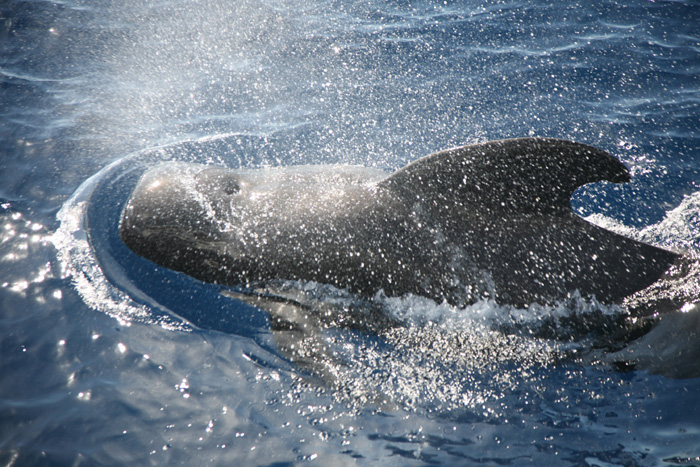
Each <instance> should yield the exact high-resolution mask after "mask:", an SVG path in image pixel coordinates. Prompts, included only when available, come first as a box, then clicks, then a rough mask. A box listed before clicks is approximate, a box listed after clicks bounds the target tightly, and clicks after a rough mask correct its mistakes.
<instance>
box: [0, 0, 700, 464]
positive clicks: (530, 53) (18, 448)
mask: <svg viewBox="0 0 700 467" xmlns="http://www.w3.org/2000/svg"><path fill="white" fill-rule="evenodd" d="M550 3H551V4H550ZM699 23H700V3H698V2H697V1H692V0H686V1H666V2H663V1H656V2H653V1H652V2H650V1H641V0H640V1H631V2H624V3H622V2H599V1H595V2H579V3H571V2H554V3H552V2H537V1H490V2H469V1H467V2H450V1H446V2H443V1H440V2H431V1H420V2H398V1H397V2H380V1H373V0H370V1H347V2H341V1H317V2H309V1H297V0H287V1H285V0H280V1H272V0H270V1H232V2H223V1H219V2H217V1H204V0H194V1H185V0H174V1H163V2H150V1H142V2H139V1H129V2H119V1H116V2H108V1H101V0H97V1H81V0H66V1H44V0H34V1H15V0H7V1H5V2H4V3H2V4H0V86H1V87H0V217H1V219H0V464H3V465H4V464H8V465H102V464H105V465H127V464H128V465H144V464H165V463H167V464H174V465H177V464H183V465H209V464H213V465H294V464H295V463H299V464H304V463H307V462H308V463H314V462H315V463H317V464H319V465H354V464H357V465H414V464H415V465H422V464H438V465H439V464H455V465H470V464H484V465H522V464H530V463H531V464H536V465H543V464H555V465H589V466H603V465H649V466H651V465H700V378H697V374H693V372H692V371H691V372H690V374H680V373H682V371H681V370H683V369H684V368H686V367H691V368H692V367H693V365H694V362H696V361H697V359H698V358H700V356H699V354H698V352H697V349H698V344H697V342H698V340H700V337H698V336H699V335H700V334H699V333H698V326H699V325H698V319H697V314H698V311H697V308H695V309H691V308H690V306H689V307H688V309H689V310H690V311H688V312H687V313H686V314H685V315H687V316H685V315H684V321H683V320H681V323H680V324H678V323H676V324H675V325H674V326H675V327H671V331H670V337H668V336H667V338H666V339H665V340H664V339H662V338H658V339H655V340H647V341H640V343H638V344H637V345H636V347H634V346H633V347H631V348H627V349H622V350H621V351H620V352H623V354H624V352H628V353H627V354H624V355H625V356H626V358H627V357H629V352H630V351H632V352H636V355H642V356H641V357H639V358H638V359H637V360H636V361H637V363H638V364H637V365H636V366H634V368H630V367H628V368H627V369H626V370H627V371H623V369H621V368H619V366H616V365H614V364H611V363H610V362H611V359H610V358H609V355H608V356H607V357H606V355H607V354H603V355H602V356H601V355H599V354H595V353H594V354H590V355H588V353H587V351H588V349H587V347H586V346H587V341H586V339H585V338H581V339H575V340H574V341H573V342H570V341H569V340H567V339H563V338H561V337H562V336H559V339H550V338H547V337H545V336H542V335H537V333H536V332H535V333H534V335H529V334H528V333H527V332H525V331H526V330H527V329H535V330H536V329H537V323H538V320H540V319H544V318H547V319H551V318H552V317H556V316H570V315H571V314H572V313H574V312H581V313H583V312H586V310H581V309H580V308H578V309H577V308H576V306H578V305H576V306H572V307H567V306H566V305H562V306H560V307H558V308H554V309H538V308H533V309H531V310H512V309H506V308H502V307H498V306H497V305H495V304H493V303H489V302H482V303H477V304H475V305H473V306H471V307H468V308H467V309H463V310H457V309H454V308H451V307H448V306H446V305H439V304H435V303H433V302H430V301H427V300H422V299H417V298H415V297H404V298H400V299H388V298H378V300H380V301H383V303H384V305H385V307H386V308H388V309H390V310H391V312H392V313H393V314H394V315H395V316H397V317H399V318H400V319H402V320H404V321H405V323H407V325H406V327H405V328H401V329H400V330H397V331H395V332H394V333H387V334H385V335H383V336H381V337H378V336H374V335H371V334H364V333H361V332H356V331H350V330H343V329H322V330H319V332H318V333H316V334H315V335H312V336H311V340H312V341H313V342H312V344H316V343H319V342H321V343H322V344H323V346H325V348H327V349H330V353H326V354H324V353H323V352H320V351H311V350H313V349H316V348H317V347H314V346H313V345H311V346H310V347H303V346H302V348H303V349H305V350H309V351H310V353H309V354H308V355H307V358H302V357H301V356H300V354H299V351H298V349H297V351H293V350H290V349H289V348H288V347H285V345H284V344H283V341H282V340H281V338H280V336H279V335H276V334H275V333H274V332H273V331H272V330H271V327H270V324H269V319H268V315H267V313H266V312H265V311H264V310H261V309H259V308H256V307H253V306H250V305H247V304H245V303H243V302H240V301H238V300H236V299H234V298H231V297H230V296H227V295H225V294H222V293H221V290H220V289H218V288H217V287H214V286H211V285H206V284H202V283H199V282H197V281H194V280H192V279H189V278H187V277H185V276H183V275H181V274H177V273H173V272H170V271H167V270H163V269H161V268H157V267H155V266H154V265H153V264H151V263H148V262H147V261H145V260H142V259H140V258H137V257H136V256H134V255H132V254H131V253H130V252H129V251H127V250H126V249H125V247H124V246H123V245H122V244H121V243H120V242H119V241H118V236H117V235H116V233H115V232H116V225H117V222H118V213H119V211H120V209H121V207H122V206H123V203H124V201H125V199H126V197H127V196H128V193H129V189H130V188H131V187H133V184H134V183H135V181H136V179H137V177H138V175H139V174H140V173H142V172H143V171H144V170H145V169H146V168H147V167H149V166H151V165H152V164H154V163H156V162H158V161H162V160H173V159H174V160H184V161H196V162H204V163H217V164H224V165H227V166H230V167H259V166H264V165H271V166H277V165H294V164H308V163H351V164H360V165H365V166H373V167H378V168H384V169H389V170H392V169H396V168H399V167H401V166H403V165H405V164H406V163H407V162H409V161H412V160H415V159H417V158H418V157H421V156H423V155H426V154H428V153H431V152H434V151H436V150H440V149H444V148H447V147H451V146H455V145H461V144H467V143H471V142H478V141H485V140H493V139H499V138H509V137H518V136H533V135H534V136H552V137H559V138H566V139H573V140H577V141H581V142H585V143H588V144H592V145H595V146H597V147H600V148H602V149H605V150H608V151H610V152H611V153H613V154H615V155H616V156H618V157H619V158H620V159H621V160H622V161H624V162H625V163H626V164H627V165H628V166H629V167H630V168H631V171H632V173H633V182H632V183H631V184H628V185H626V186H612V185H602V184H601V185H595V186H589V187H585V188H583V189H581V190H580V191H579V192H577V193H576V195H575V197H574V200H573V202H572V204H573V207H574V209H575V210H576V211H577V212H578V213H579V214H581V215H583V216H589V215H592V214H597V216H596V217H594V219H595V220H596V222H599V223H603V224H605V225H608V226H611V227H613V228H616V229H619V230H622V231H625V232H627V233H628V234H630V235H632V236H636V237H638V238H645V239H648V240H651V241H656V242H658V243H663V244H665V245H671V246H674V245H675V246H683V247H685V248H688V249H691V250H693V249H695V248H698V243H697V242H698V241H699V240H700V195H698V193H699V192H700V148H699V146H700V145H699V144H698V143H699V141H700V34H698V32H697V25H698V24H699ZM110 164H112V165H110ZM90 177H93V178H90ZM679 206H680V207H679ZM668 212H671V214H668V215H667V213H668ZM309 287H310V289H308V292H309V293H310V294H312V295H314V294H315V296H316V295H320V296H321V298H322V299H324V300H328V299H329V298H332V299H333V300H335V301H342V300H346V299H347V297H345V296H342V294H341V296H339V297H338V296H335V295H333V294H335V293H336V292H337V291H336V292H333V291H325V290H323V289H322V288H321V290H320V291H319V289H318V287H317V288H314V287H311V286H309ZM337 293H339V292H337ZM689 305H690V304H689ZM581 306H583V305H581ZM608 311H609V312H610V313H615V310H608ZM686 318H687V319H686ZM513 322H515V323H516V324H517V326H516V327H515V329H517V330H518V332H502V328H503V326H504V325H505V323H513ZM681 326H682V327H683V329H682V330H685V331H687V332H680V330H679V328H680V327H681ZM523 330H525V331H523ZM683 339H685V340H683ZM678 342H684V344H683V345H682V346H680V347H679V345H678ZM310 349H311V350H310ZM630 349H631V350H630ZM669 349H670V350H669ZM666 351H670V352H671V354H672V355H671V356H670V357H668V358H667V359H665V360H660V361H657V360H654V359H655V357H656V356H658V355H660V354H663V353H664V352H666ZM682 351H684V352H685V353H684V352H682ZM295 352H296V353H295ZM572 352H573V353H574V354H577V353H578V354H587V357H586V358H581V359H577V358H564V357H562V356H564V355H570V354H571V353H572ZM673 352H675V353H673ZM694 352H695V353H694ZM329 355H330V356H329ZM621 355H622V354H621ZM659 362H661V363H659ZM668 368H672V369H674V370H676V371H665V370H667V369H668ZM678 376H691V377H683V378H678Z"/></svg>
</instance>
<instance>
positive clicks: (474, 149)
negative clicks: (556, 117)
mask: <svg viewBox="0 0 700 467" xmlns="http://www.w3.org/2000/svg"><path fill="white" fill-rule="evenodd" d="M599 181H609V182H613V183H624V182H629V181H630V173H629V171H628V170H627V167H625V166H624V165H623V164H622V163H621V162H620V161H618V160H617V159H616V158H614V157H613V156H611V155H610V154H608V153H607V152H605V151H602V150H600V149H597V148H594V147H592V146H588V145H586V144H582V143H576V142H573V141H566V140H560V139H553V138H518V139H507V140H500V141H492V142H488V143H481V144H474V145H470V146H463V147H460V148H455V149H448V150H446V151H441V152H438V153H435V154H432V155H429V156H426V157H424V158H422V159H419V160H417V161H415V162H413V163H412V164H409V165H407V166H406V167H404V168H403V169H401V170H399V171H397V172H396V173H394V174H393V175H392V176H390V177H388V178H387V179H386V180H384V181H382V182H381V185H383V186H385V187H387V188H389V189H392V190H395V191H398V192H401V193H402V196H414V197H415V198H417V199H420V200H429V201H432V202H433V203H434V204H436V205H452V206H460V205H464V206H468V208H469V209H471V210H476V211H479V212H484V211H488V212H490V213H491V214H492V215H493V214H496V213H498V212H507V213H514V212H518V213H522V214H530V213H568V212H570V198H571V195H572V194H573V192H574V190H576V189H577V188H578V187H580V186H583V185H585V184H587V183H593V182H599Z"/></svg>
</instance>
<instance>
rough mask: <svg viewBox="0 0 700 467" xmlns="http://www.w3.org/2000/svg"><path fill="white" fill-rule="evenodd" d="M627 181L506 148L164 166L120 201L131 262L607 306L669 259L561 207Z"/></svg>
mask: <svg viewBox="0 0 700 467" xmlns="http://www.w3.org/2000/svg"><path fill="white" fill-rule="evenodd" d="M600 181H608V182H612V183H625V182H629V181H630V173H629V171H628V169H627V168H626V167H625V166H624V165H623V164H622V163H621V162H620V161H618V160H617V159H616V158H615V157H613V156H611V155H610V154H608V153H607V152H605V151H602V150H600V149H597V148H595V147H592V146H589V145H586V144H582V143H577V142H572V141H566V140H560V139H551V138H518V139H509V140H501V141H492V142H487V143H481V144H474V145H469V146H464V147H459V148H455V149H449V150H445V151H442V152H438V153H435V154H432V155H429V156H426V157H423V158H421V159H418V160H416V161H415V162H413V163H410V164H409V165H407V166H405V167H403V168H401V169H399V170H398V171H396V172H394V173H387V172H384V171H381V170H376V169H371V168H364V167H357V166H347V165H329V166H298V167H285V168H261V169H240V170H232V169H228V168H224V167H215V166H204V165H194V164H182V163H167V164H163V165H160V166H156V167H154V168H152V169H150V170H149V171H147V172H146V173H145V174H144V175H143V176H142V178H141V179H140V181H139V182H138V184H137V185H136V187H135V188H134V190H133V192H132V194H131V197H130V199H129V200H128V202H127V204H126V206H125V207H124V210H123V213H122V217H121V220H120V236H121V239H122V241H123V242H124V243H125V244H126V245H127V246H128V247H129V248H130V249H131V250H132V251H134V252H135V253H137V254H138V255H140V256H143V257H144V258H146V259H148V260H150V261H152V262H154V263H156V264H158V265H160V266H164V267H166V268H170V269H174V270H177V271H181V272H184V273H186V274H188V275H190V276H192V277H195V278H197V279H199V280H202V281H207V282H213V283H218V284H224V285H236V286H238V285H242V286H250V285H251V284H260V283H264V282H265V281H272V280H277V279H281V280H300V281H315V282H319V283H324V284H330V285H333V286H335V287H338V288H340V289H347V290H349V291H351V292H353V293H358V294H361V295H364V296H367V297H372V296H374V295H376V293H377V292H379V291H383V293H384V294H386V295H388V296H400V295H405V294H415V295H420V296H425V297H428V298H431V299H434V300H436V301H439V302H442V301H447V302H449V303H451V304H455V305H463V304H467V303H471V302H474V301H476V300H478V299H481V298H491V299H493V300H495V301H496V302H498V303H502V304H512V305H516V306H523V305H527V304H529V303H533V302H539V303H551V302H553V301H556V300H559V299H563V298H566V297H567V296H570V294H572V293H576V291H578V293H580V294H581V295H582V296H584V297H594V298H595V299H596V300H598V301H599V302H601V303H620V302H621V301H622V300H623V299H624V298H625V297H627V296H630V295H631V294H634V293H635V292H638V291H640V290H642V289H644V288H646V287H648V286H649V285H651V284H653V283H654V282H656V281H657V280H658V279H659V278H660V277H662V276H663V275H664V273H665V272H666V271H667V270H668V269H669V268H670V267H671V266H672V265H673V263H674V262H675V261H676V260H677V259H678V258H679V257H680V256H679V254H678V253H675V252H672V251H667V250H664V249H661V248H657V247H655V246H652V245H649V244H646V243H641V242H638V241H635V240H632V239H630V238H626V237H623V236H621V235H618V234H616V233H613V232H610V231H608V230H605V229H603V228H601V227H598V226H596V225H593V224H590V223H588V222H587V221H585V220H584V219H582V218H580V217H579V216H577V215H575V214H574V213H573V212H572V210H571V207H570V198H571V196H572V194H573V192H574V191H575V190H576V189H577V188H578V187H580V186H583V185H585V184H588V183H594V182H600Z"/></svg>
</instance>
